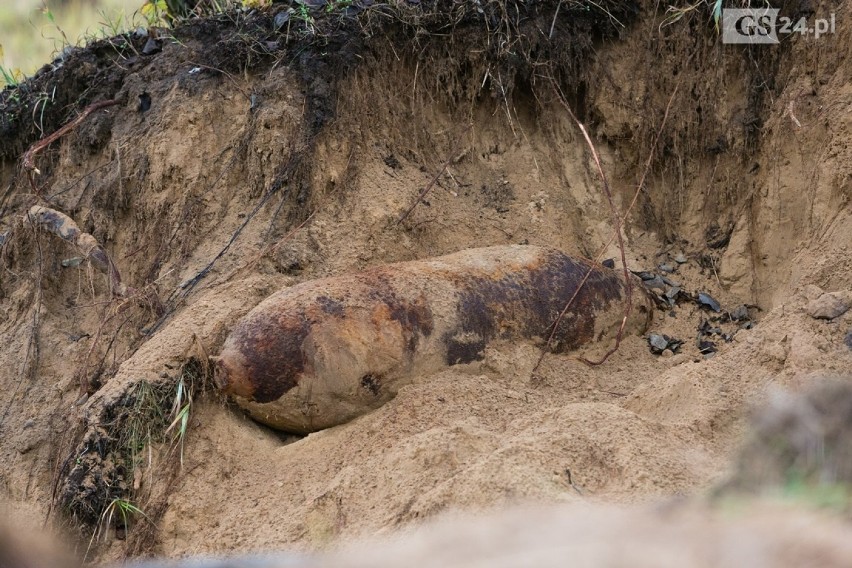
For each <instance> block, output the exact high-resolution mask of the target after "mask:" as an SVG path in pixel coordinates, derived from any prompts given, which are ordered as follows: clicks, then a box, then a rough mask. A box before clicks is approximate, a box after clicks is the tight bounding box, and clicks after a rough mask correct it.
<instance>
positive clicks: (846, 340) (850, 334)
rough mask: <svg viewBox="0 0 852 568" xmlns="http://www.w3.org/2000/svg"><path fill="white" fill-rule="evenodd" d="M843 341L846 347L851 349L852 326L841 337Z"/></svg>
mask: <svg viewBox="0 0 852 568" xmlns="http://www.w3.org/2000/svg"><path fill="white" fill-rule="evenodd" d="M843 342H844V343H845V344H846V347H848V348H849V349H850V350H852V328H850V329H849V331H847V332H846V337H845V338H844V339H843Z"/></svg>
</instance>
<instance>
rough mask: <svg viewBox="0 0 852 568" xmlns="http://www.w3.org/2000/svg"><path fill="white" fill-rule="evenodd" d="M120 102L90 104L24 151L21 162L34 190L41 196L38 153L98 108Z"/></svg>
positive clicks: (111, 100)
mask: <svg viewBox="0 0 852 568" xmlns="http://www.w3.org/2000/svg"><path fill="white" fill-rule="evenodd" d="M118 103H119V101H118V100H117V99H109V100H106V101H98V102H96V103H92V104H90V105H89V106H87V107H86V108H84V109H83V111H82V112H81V113H80V115H79V116H78V117H77V118H75V119H74V120H72V121H71V122H69V123H68V124H66V125H65V126H63V127H62V128H60V129H59V130H57V131H56V132H54V133H53V134H51V135H49V136H45V137H44V138H42V139H41V140H39V141H38V142H36V143H35V144H33V145H32V146H30V148H29V149H28V150H27V151H26V152H24V157H23V159H22V160H21V162H22V164H23V166H24V169H25V170H27V176H28V177H29V180H30V185H31V186H32V188H33V191H34V192H35V193H36V195H39V196H41V192H39V190H38V188H37V187H36V184H35V176H36V175H38V174H41V172H40V171H39V169H38V168H36V166H35V161H34V159H35V156H36V154H38V153H39V152H41V151H42V150H44V149H45V148H47V147H48V146H50V145H51V144H52V143H53V142H55V141H56V140H59V139H60V138H62V137H63V136H65V135H66V134H68V133H69V132H71V131H72V130H74V129H75V128H77V127H78V126H80V123H82V122H83V121H84V120H86V118H87V117H88V116H89V115H90V114H92V113H93V112H95V111H96V110H100V109H102V108H106V107H111V106H113V105H117V104H118Z"/></svg>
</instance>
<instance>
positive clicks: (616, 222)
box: [533, 75, 633, 372]
mask: <svg viewBox="0 0 852 568" xmlns="http://www.w3.org/2000/svg"><path fill="white" fill-rule="evenodd" d="M549 79H550V83H551V84H552V85H553V88H554V90H555V91H556V94H557V96H558V99H559V102H560V103H561V104H562V106H563V107H564V108H565V110H566V111H567V112H568V115H569V116H570V117H571V119H572V120H573V121H574V122H575V123H576V124H577V127H578V128H579V129H580V132H582V133H583V138H585V140H586V144H587V145H588V146H589V149H590V150H591V152H592V158H593V159H594V161H595V165H596V166H597V169H598V175H599V176H600V178H601V182H602V184H603V190H604V195H606V198H607V201H608V202H609V207H610V211H611V212H612V222H613V226H614V227H615V234H616V237H617V238H618V248H619V250H620V251H621V264H622V269H623V271H624V285H625V288H626V296H627V298H626V303H625V308H624V317H623V318H622V320H621V325H620V326H619V327H618V333H617V334H616V336H615V346H613V347H612V348H611V349H610V350H609V351H607V352H606V353H605V354H604V356H603V358H602V359H601V360H600V361H589V360H588V359H585V358H581V359H580V360H581V361H583V362H584V363H586V364H587V365H600V364H602V363H604V362H605V361H606V360H607V359H609V356H610V355H612V354H613V353H615V352H616V351H617V350H618V348H619V346H621V338H622V336H623V334H624V327H625V326H626V325H627V318H628V317H630V312H631V310H632V309H633V282H632V280H631V279H630V272H629V271H628V269H627V257H626V254H625V252H624V239H623V237H622V236H621V223H622V221H621V217H620V216H619V214H618V209H617V208H616V207H615V203H614V202H613V200H612V192H611V191H610V189H609V181H608V180H607V178H606V174H605V173H604V171H603V166H602V165H601V160H600V157H599V156H598V152H597V149H596V148H595V145H594V143H592V139H591V138H590V137H589V134H588V132H587V131H586V127H585V126H583V123H582V122H580V120H579V119H578V118H577V116H576V115H575V114H574V112H573V111H572V110H571V107H570V106H569V105H568V103H567V102H566V100H565V96H564V95H563V94H562V91H561V89H560V88H559V85H557V84H556V80H555V79H554V78H553V76H552V75H551V76H549ZM593 267H594V265H592V266H590V267H589V270H588V271H587V272H586V275H585V276H584V277H583V280H582V281H581V283H580V285H579V286H578V287H577V290H575V292H574V294H573V295H572V296H571V299H570V300H569V301H568V303H567V304H566V305H565V308H564V309H563V310H562V312H561V313H560V314H559V317H558V318H557V319H556V321H555V322H554V323H553V326H552V329H551V331H550V335H549V336H548V338H547V343H546V344H545V349H546V348H547V346H549V345H550V342H551V341H552V340H553V336H554V335H556V330H557V328H558V327H559V323H560V322H561V321H562V318H563V317H565V314H566V312H567V311H568V308H569V307H570V305H571V303H572V302H573V301H574V298H576V297H577V294H578V293H579V291H580V289H581V288H582V286H583V284H585V282H586V280H587V279H588V277H589V275H590V274H591V272H592V270H593ZM545 353H546V351H545V350H543V351H542V353H541V356H540V357H539V360H538V361H537V362H536V365H535V367H533V372H535V371H536V369H538V366H539V365H540V364H541V361H542V359H544V354H545Z"/></svg>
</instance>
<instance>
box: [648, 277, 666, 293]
mask: <svg viewBox="0 0 852 568" xmlns="http://www.w3.org/2000/svg"><path fill="white" fill-rule="evenodd" d="M643 284H645V286H647V287H648V288H656V289H658V290H662V291H665V290H666V283H665V282H663V279H662V278H660V277H659V276H654V278H652V279H651V280H644V281H643Z"/></svg>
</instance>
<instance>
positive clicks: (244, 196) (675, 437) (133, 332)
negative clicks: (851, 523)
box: [0, 1, 852, 560]
mask: <svg viewBox="0 0 852 568" xmlns="http://www.w3.org/2000/svg"><path fill="white" fill-rule="evenodd" d="M474 4H476V6H474ZM793 4H795V6H793ZM849 5H850V4H849V2H848V1H846V2H843V3H841V4H840V5H838V6H832V5H830V4H829V3H826V2H814V3H812V4H811V9H812V12H810V11H806V12H805V15H806V16H808V17H825V14H828V13H830V12H831V11H832V10H833V11H835V12H837V13H838V16H837V18H836V20H837V28H836V32H835V33H834V34H831V35H826V36H823V37H821V38H819V39H814V38H813V37H808V36H803V37H793V38H787V39H786V40H785V41H783V42H782V44H781V45H771V46H735V45H723V44H722V43H721V42H720V40H719V37H718V36H717V35H716V32H715V31H714V29H713V26H712V25H708V24H707V17H708V14H707V13H705V12H706V8H705V7H702V8H700V9H697V10H696V11H694V12H688V13H686V14H685V16H684V17H683V18H682V19H680V20H678V21H675V22H674V23H670V24H668V25H662V26H661V24H663V23H665V18H666V14H664V13H662V12H661V11H657V10H656V5H655V4H654V3H649V2H642V3H639V4H623V3H602V4H601V5H600V6H599V7H597V8H595V7H588V6H580V5H575V4H570V5H569V4H565V3H556V2H543V3H538V4H535V5H533V4H527V3H522V2H517V3H516V2H508V3H498V2H492V3H488V4H486V5H484V7H481V8H478V6H479V3H478V2H476V3H470V4H468V3H462V4H453V5H452V6H444V5H443V4H441V3H439V4H433V3H426V2H423V3H422V4H420V3H418V4H416V5H415V4H413V3H412V5H408V4H405V5H402V4H400V5H394V6H386V5H382V6H377V7H368V8H366V9H363V10H361V8H360V4H353V6H349V7H346V8H342V9H341V10H340V11H337V8H334V9H326V8H322V9H319V10H315V11H314V12H310V11H309V10H307V8H306V11H305V12H303V11H302V9H301V8H299V5H296V4H294V7H293V8H292V10H291V11H288V9H290V8H291V7H290V5H289V4H287V3H275V4H273V6H272V8H271V10H269V11H265V12H261V11H243V12H233V13H228V14H224V15H219V16H214V17H210V18H206V19H197V20H191V21H189V22H188V23H187V24H185V25H183V26H180V27H177V28H176V29H174V30H161V31H159V32H157V31H152V32H150V33H149V35H148V37H144V36H143V34H136V35H133V34H131V35H129V36H127V37H124V38H114V39H113V40H105V41H102V42H99V43H97V44H95V45H93V46H90V47H89V48H86V49H84V50H83V49H81V50H73V51H72V52H70V53H69V54H68V55H67V56H66V58H65V60H64V61H57V62H56V63H55V64H54V65H53V66H52V67H51V66H49V67H48V68H45V69H43V70H42V71H41V72H40V73H39V74H38V75H37V76H36V77H34V78H33V79H31V80H29V81H28V82H26V83H24V84H22V85H21V86H19V87H18V88H17V89H14V90H12V89H7V90H6V91H4V92H3V94H2V97H1V98H0V116H2V120H0V132H2V140H0V159H2V165H0V184H2V185H0V187H2V200H0V235H2V237H0V238H1V239H2V276H0V333H2V337H3V338H4V341H3V342H2V345H0V412H2V414H0V432H2V434H0V496H2V497H3V499H4V501H5V506H6V507H8V508H9V510H10V511H11V514H13V515H16V516H17V518H21V519H28V520H30V521H32V522H35V523H41V522H43V520H44V519H45V518H47V517H48V516H49V517H50V519H51V522H52V523H55V524H56V525H57V526H58V527H59V528H60V529H62V530H64V531H65V532H66V533H70V535H71V537H70V538H71V540H72V541H73V542H75V543H76V545H77V546H78V547H79V549H80V551H81V552H82V551H84V550H85V549H86V548H90V550H89V557H90V558H96V559H99V560H111V559H118V558H123V557H125V556H136V555H141V554H159V555H166V556H178V555H183V554H196V553H225V552H227V553H231V552H239V551H253V550H265V549H281V548H287V549H293V550H313V549H317V548H323V547H325V546H327V545H329V544H332V543H338V542H341V541H345V540H348V539H351V538H353V537H357V536H373V535H377V534H384V533H387V532H390V531H392V530H395V529H397V528H400V527H407V526H411V525H413V524H415V523H418V522H419V521H421V520H422V519H427V518H431V517H433V516H435V515H436V514H437V513H440V512H444V511H447V510H457V509H461V510H465V511H476V510H479V509H481V508H490V507H494V506H500V505H504V504H513V503H517V502H528V501H533V502H544V503H552V502H570V503H574V502H580V501H583V502H588V501H592V502H598V501H601V502H607V503H625V502H637V501H645V500H649V499H652V498H656V497H660V496H672V495H693V494H700V493H702V492H704V491H706V490H707V489H708V488H711V487H713V486H716V485H718V484H721V483H723V482H724V481H725V479H726V478H727V477H728V476H729V475H730V474H731V472H732V471H733V470H734V455H735V452H736V448H737V447H738V446H739V445H740V443H741V440H742V438H743V434H744V430H745V424H746V418H747V416H748V414H749V409H750V408H751V407H752V406H753V405H754V404H757V403H760V402H761V401H763V400H764V399H765V398H766V397H767V394H768V393H771V392H774V391H775V390H777V389H791V390H800V389H802V388H804V387H806V386H808V385H810V384H812V383H814V382H815V381H818V380H820V379H823V378H838V379H840V380H845V381H848V380H849V377H850V376H852V338H850V337H852V336H850V326H852V311H844V310H843V309H842V306H843V305H845V306H849V305H850V302H852V214H850V208H849V200H850V197H852V146H850V140H852V112H850V111H852V84H850V83H849V80H848V78H849V77H850V76H852V58H850V55H852V54H850V50H852V26H850V25H849V24H848V20H847V18H845V17H841V16H845V15H848V13H849ZM595 6H597V5H595ZM356 8H357V9H356ZM797 10H800V8H799V6H798V3H792V4H791V5H790V6H787V5H784V6H782V13H787V12H789V13H790V15H791V16H793V15H796V14H799V13H800V12H798V11H797ZM282 14H287V16H283V15H282ZM312 14H313V15H312ZM151 33H157V34H160V37H159V38H157V39H155V38H154V37H153V36H151V35H150V34H151ZM151 42H153V44H152V45H153V47H150V46H151ZM146 45H148V46H149V47H146ZM100 100H116V101H117V104H115V105H114V106H110V107H108V108H104V109H101V110H98V111H96V112H94V113H92V114H91V115H90V116H89V117H87V118H86V119H85V120H84V121H82V122H81V123H80V125H79V126H78V127H76V129H74V130H73V131H72V132H71V133H69V134H68V135H66V136H65V137H63V138H62V139H61V140H60V141H58V142H56V143H54V144H53V145H52V146H50V148H49V149H47V150H45V151H43V152H41V153H39V154H38V155H37V156H36V158H35V165H36V166H37V168H38V169H39V171H40V175H37V176H35V177H34V180H35V185H34V186H31V185H30V182H29V180H28V172H27V171H26V170H25V169H24V168H22V167H21V162H20V159H21V157H22V154H23V153H24V151H25V150H26V149H27V148H28V147H29V146H30V145H31V144H33V143H34V142H36V141H37V140H38V139H40V138H42V137H43V136H45V135H48V134H50V133H52V132H54V131H56V130H57V129H59V128H60V127H61V126H62V125H64V124H66V123H68V122H69V121H70V120H72V119H73V118H74V117H76V116H78V115H79V112H80V111H81V110H82V109H83V108H84V107H86V106H87V105H89V104H91V103H94V102H97V101H100ZM568 108H570V109H571V111H572V112H573V113H574V114H575V115H576V117H577V118H578V120H579V121H580V122H582V123H583V124H584V125H585V127H586V128H587V129H588V133H589V136H590V140H592V141H593V144H594V146H595V148H596V151H597V153H598V154H599V155H600V159H601V163H602V168H603V170H604V172H605V173H606V175H607V177H608V181H609V187H610V189H611V190H612V194H613V199H614V202H615V205H616V208H617V209H618V210H619V211H620V212H622V213H624V212H625V211H626V210H627V209H628V207H629V206H630V205H631V202H632V201H633V200H634V195H638V197H636V203H635V206H634V207H633V208H632V209H631V210H630V213H629V214H628V215H627V217H626V223H625V227H624V228H623V231H622V233H623V238H624V242H625V246H626V249H625V253H626V254H625V257H626V260H627V264H628V267H629V268H630V269H631V270H634V271H636V272H641V271H646V272H653V273H654V274H653V275H649V276H656V277H658V278H657V279H656V280H653V279H651V280H649V282H653V283H660V284H659V287H658V288H657V289H656V292H657V293H658V294H659V295H660V296H661V299H660V304H659V305H658V309H657V310H656V311H655V314H654V320H653V322H652V325H651V328H650V330H649V331H650V332H652V333H655V334H660V335H666V336H668V337H669V338H675V339H678V340H681V341H683V345H682V346H680V347H679V349H677V351H678V352H677V353H672V351H671V350H659V351H663V353H662V354H655V353H654V352H652V350H651V349H650V348H649V343H648V337H647V334H645V336H638V335H630V336H628V337H626V338H625V340H624V341H623V342H622V344H621V347H620V349H619V350H618V351H617V352H616V353H615V354H614V355H613V356H612V357H610V358H609V360H608V361H606V362H605V363H604V364H602V365H599V366H589V365H587V364H585V363H583V362H581V361H580V360H579V355H580V353H577V352H569V353H563V354H548V355H547V356H546V357H545V358H544V360H543V362H542V364H541V366H540V367H539V368H538V369H537V370H536V371H535V372H533V367H534V366H535V364H536V361H537V360H538V358H539V355H540V352H541V345H540V343H541V342H538V343H536V342H529V341H518V342H502V343H500V342H498V343H496V344H494V345H492V346H490V347H489V348H488V349H487V350H486V352H485V356H484V359H483V360H482V361H480V362H478V363H475V364H471V365H464V366H460V367H454V368H451V369H449V370H445V371H442V372H439V373H437V374H431V375H423V376H418V377H416V378H415V379H414V380H413V382H412V383H411V384H409V385H407V386H405V387H403V388H402V389H401V390H400V392H399V394H398V396H396V398H394V399H393V400H390V401H389V402H387V403H386V404H384V405H383V406H381V407H380V408H378V409H377V410H375V411H373V412H371V413H369V414H367V415H365V416H361V417H359V418H357V419H355V420H353V421H351V422H349V423H346V424H343V425H341V426H337V427H334V428H330V429H327V430H323V431H321V432H318V433H314V434H310V435H308V436H306V437H296V436H291V435H286V434H282V433H279V432H275V431H273V430H271V429H268V428H266V427H264V426H261V425H258V424H257V423H255V422H253V421H251V420H250V419H248V418H247V417H245V416H244V415H243V413H242V412H241V411H240V410H239V409H238V408H237V407H235V406H233V405H232V404H231V403H229V402H228V401H227V400H225V399H224V398H222V397H219V396H217V395H216V393H215V392H214V389H213V388H212V383H211V381H210V380H209V377H210V368H209V366H208V364H207V361H208V357H209V356H211V355H215V354H218V353H219V351H220V350H221V348H222V345H223V343H224V342H225V338H226V337H227V335H228V333H229V331H230V330H231V329H232V328H233V327H234V325H235V323H236V321H237V320H238V319H239V318H240V317H241V316H243V315H244V314H246V313H247V312H248V311H249V310H250V309H251V308H253V307H254V306H255V305H257V304H258V303H259V302H260V301H262V300H263V299H264V298H266V297H267V296H269V295H270V294H271V293H273V292H274V291H276V290H278V289H280V288H282V287H285V286H290V285H293V284H296V283H299V282H305V281H308V280H313V279H316V278H319V277H325V276H333V275H339V274H343V273H346V272H351V271H356V270H360V269H364V268H366V267H371V266H375V265H379V264H384V263H388V262H396V261H404V260H414V259H423V258H429V257H434V256H438V255H443V254H449V253H453V252H456V251H461V250H464V249H468V248H474V247H480V246H487V245H504V244H533V245H541V246H546V247H552V248H557V249H560V250H562V251H564V252H565V253H568V254H570V255H572V256H575V257H585V258H591V259H595V258H601V259H606V258H612V259H614V260H615V265H616V268H617V269H620V268H621V253H620V252H619V250H618V247H617V245H616V241H615V240H613V239H612V237H613V230H614V229H613V228H614V225H613V219H612V212H611V209H610V207H609V205H608V200H607V198H606V196H605V194H604V192H603V190H602V184H601V181H600V179H599V176H598V172H597V167H596V165H595V162H594V160H593V157H592V154H591V153H590V150H589V147H588V145H587V144H586V141H585V139H584V136H583V133H582V132H581V131H580V129H579V128H578V126H577V124H576V123H575V122H574V121H573V120H572V118H571V116H570V114H569V112H568V111H567V109H568ZM646 164H649V166H648V167H646ZM640 183H641V190H640V191H639V192H638V194H636V193H635V192H636V189H637V186H639V185H640ZM425 188H429V191H428V192H427V193H426V195H425V197H424V200H423V202H422V203H420V204H419V205H418V206H416V207H415V208H414V209H413V210H412V211H411V213H410V214H409V215H407V216H406V215H405V212H406V211H407V210H408V209H409V208H410V207H411V206H412V204H413V203H414V202H415V200H416V199H417V198H418V195H419V194H420V193H421V192H422V191H423V190H424V189H425ZM33 205H42V206H45V207H50V208H53V209H56V210H58V211H61V212H63V213H65V214H67V215H68V216H69V217H71V218H72V219H74V220H75V221H76V223H77V224H78V225H79V227H80V229H81V231H84V232H86V233H89V234H91V235H92V236H93V237H94V238H95V239H96V240H97V241H98V242H99V243H101V244H102V245H103V248H104V250H105V251H106V252H107V253H108V254H109V255H110V257H111V259H112V261H113V262H114V264H115V267H116V268H117V270H118V271H120V275H121V282H122V283H123V284H125V285H126V286H127V287H128V290H127V291H125V292H126V293H124V294H123V295H121V294H119V295H116V294H113V293H112V292H111V286H112V287H113V291H115V287H114V284H115V281H114V279H111V278H109V277H108V276H106V275H104V274H102V273H101V272H100V271H98V270H97V268H96V267H95V265H94V263H92V262H89V261H88V260H84V259H82V258H81V254H80V251H79V250H78V249H77V248H75V247H74V246H71V245H69V244H68V243H66V242H64V241H62V240H61V239H59V238H57V237H56V236H55V235H53V234H50V233H49V232H47V231H44V230H41V229H40V228H39V227H38V226H34V225H33V223H31V222H28V221H26V212H27V211H28V210H30V208H31V207H32V206H33ZM400 219H402V221H400ZM661 265H663V266H661ZM662 277H665V278H666V279H667V280H668V281H669V282H665V281H663V280H662ZM673 287H677V288H680V289H681V291H682V292H683V295H680V294H678V293H677V291H674V292H673V291H672V288H673ZM827 292H830V293H832V294H833V295H829V296H825V293H827ZM666 293H668V294H669V296H668V298H669V299H670V301H669V300H667V299H666V295H665V294H666ZM699 293H703V294H707V295H709V296H710V298H711V299H713V300H715V301H717V302H718V303H719V304H720V311H719V312H716V311H713V310H712V309H708V307H712V304H710V303H709V301H708V300H704V301H703V302H702V301H701V299H700V298H699V297H698V294H699ZM667 301H668V302H669V305H668V307H665V308H663V307H662V306H663V303H664V302H667ZM733 314H736V315H737V317H734V318H732V317H731V315H733ZM714 318H715V319H714ZM544 335H545V331H544V330H542V336H544ZM708 343H712V347H711V346H709V345H708ZM607 347H608V345H592V346H590V347H589V348H588V349H587V350H586V352H585V353H584V354H586V355H588V356H590V357H596V356H599V355H601V354H602V353H603V352H604V351H605V350H606V348H607ZM672 347H674V345H672ZM190 401H191V402H190ZM126 503H132V504H133V506H134V507H138V508H139V509H140V510H141V511H143V512H144V515H145V516H144V517H143V516H142V515H140V514H134V513H133V512H132V511H131V512H130V516H131V517H134V518H133V521H132V522H131V523H125V522H124V521H123V520H119V517H120V516H121V515H120V514H119V513H118V512H117V511H118V507H120V506H122V504H126ZM606 514H607V513H605V512H602V513H601V515H606ZM106 521H110V523H107V522H106ZM619 522H621V521H619ZM108 524H109V525H110V526H107V525H108ZM125 525H127V526H125ZM92 531H98V532H97V536H96V538H94V539H93V540H92V541H91V542H90V539H89V537H90V536H91V535H92Z"/></svg>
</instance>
